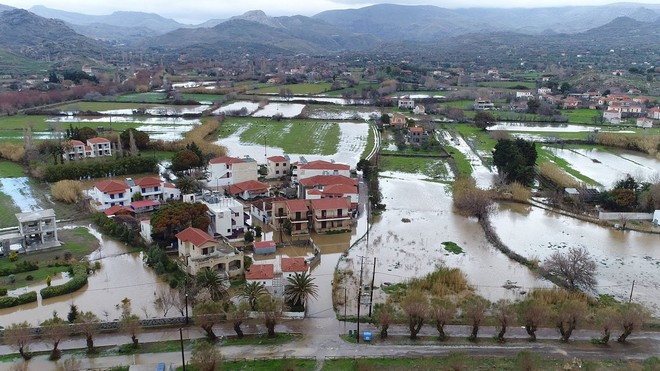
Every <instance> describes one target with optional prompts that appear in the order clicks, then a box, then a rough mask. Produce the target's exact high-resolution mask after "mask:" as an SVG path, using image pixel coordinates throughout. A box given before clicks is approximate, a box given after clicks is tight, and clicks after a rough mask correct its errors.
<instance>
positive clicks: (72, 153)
mask: <svg viewBox="0 0 660 371" xmlns="http://www.w3.org/2000/svg"><path fill="white" fill-rule="evenodd" d="M64 148H65V152H64V154H63V155H62V156H63V157H64V159H66V160H69V161H76V160H82V159H85V158H93V157H106V156H112V147H111V146H110V140H108V139H105V138H99V137H95V138H89V139H87V143H86V144H85V143H83V142H81V141H79V140H69V141H68V142H66V143H65V145H64Z"/></svg>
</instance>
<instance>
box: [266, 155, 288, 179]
mask: <svg viewBox="0 0 660 371" xmlns="http://www.w3.org/2000/svg"><path fill="white" fill-rule="evenodd" d="M290 167H291V160H290V159H289V156H270V157H268V158H267V159H266V169H267V170H268V173H267V175H266V178H267V179H278V178H281V177H283V176H287V175H290V169H289V168H290Z"/></svg>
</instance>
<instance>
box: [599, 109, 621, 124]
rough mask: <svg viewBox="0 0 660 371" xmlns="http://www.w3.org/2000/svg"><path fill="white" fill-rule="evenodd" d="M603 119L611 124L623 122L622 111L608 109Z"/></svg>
mask: <svg viewBox="0 0 660 371" xmlns="http://www.w3.org/2000/svg"><path fill="white" fill-rule="evenodd" d="M603 120H605V121H606V122H609V123H610V124H620V123H621V111H619V110H616V109H608V110H607V111H605V112H603Z"/></svg>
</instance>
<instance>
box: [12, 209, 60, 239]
mask: <svg viewBox="0 0 660 371" xmlns="http://www.w3.org/2000/svg"><path fill="white" fill-rule="evenodd" d="M16 219H18V233H19V234H20V235H21V237H22V241H23V243H25V245H26V246H25V247H29V246H31V245H33V244H38V245H49V246H59V245H60V243H59V241H58V240H57V222H56V220H55V211H54V210H53V209H46V210H36V211H29V212H25V213H18V214H16Z"/></svg>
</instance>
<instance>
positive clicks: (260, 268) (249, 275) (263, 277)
mask: <svg viewBox="0 0 660 371" xmlns="http://www.w3.org/2000/svg"><path fill="white" fill-rule="evenodd" d="M273 278H275V265H274V264H256V263H255V264H252V265H251V266H250V269H249V270H248V271H247V272H245V281H246V282H259V283H261V284H262V285H264V286H265V287H266V288H269V287H272V286H273Z"/></svg>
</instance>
